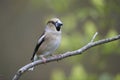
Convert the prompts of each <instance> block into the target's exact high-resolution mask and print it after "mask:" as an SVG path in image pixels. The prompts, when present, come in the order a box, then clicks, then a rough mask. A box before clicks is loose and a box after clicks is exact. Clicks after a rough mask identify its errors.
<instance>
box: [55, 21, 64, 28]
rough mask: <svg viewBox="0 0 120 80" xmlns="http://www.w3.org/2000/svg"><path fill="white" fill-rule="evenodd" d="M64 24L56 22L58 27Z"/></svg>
mask: <svg viewBox="0 0 120 80" xmlns="http://www.w3.org/2000/svg"><path fill="white" fill-rule="evenodd" d="M62 25H63V24H62V23H58V22H57V23H56V24H55V26H56V27H61V26H62Z"/></svg>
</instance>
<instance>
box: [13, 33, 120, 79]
mask: <svg viewBox="0 0 120 80" xmlns="http://www.w3.org/2000/svg"><path fill="white" fill-rule="evenodd" d="M97 34H98V33H95V35H94V36H93V38H92V40H91V42H90V43H88V44H87V45H85V46H83V47H82V48H80V49H78V50H75V51H71V52H66V53H63V54H61V55H60V56H58V57H55V56H53V57H49V58H47V59H46V63H48V62H53V61H58V60H61V59H64V58H67V57H69V56H74V55H80V54H82V53H83V52H84V51H86V50H88V49H90V48H92V47H94V46H97V45H101V44H104V43H108V42H112V41H115V40H118V39H120V35H118V36H115V37H112V38H107V39H102V40H98V41H95V42H94V39H95V37H96V35H97ZM40 64H44V61H43V60H37V61H35V62H32V63H29V64H27V65H25V66H23V67H22V68H20V69H19V70H18V71H17V73H16V74H15V76H14V77H13V79H12V80H18V79H19V78H20V77H21V75H23V73H25V72H26V71H28V69H29V68H31V67H33V66H37V65H40Z"/></svg>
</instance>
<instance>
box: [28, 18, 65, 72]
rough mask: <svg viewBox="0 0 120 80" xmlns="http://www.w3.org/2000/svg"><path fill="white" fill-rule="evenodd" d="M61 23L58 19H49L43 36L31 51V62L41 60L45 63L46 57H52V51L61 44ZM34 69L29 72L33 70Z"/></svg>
mask: <svg viewBox="0 0 120 80" xmlns="http://www.w3.org/2000/svg"><path fill="white" fill-rule="evenodd" d="M62 26H63V23H62V22H61V20H60V19H59V18H52V19H50V20H49V21H48V22H47V24H46V27H45V30H44V32H43V34H42V35H41V36H40V38H39V39H38V42H37V44H36V47H35V49H34V51H33V55H32V58H31V60H32V62H34V61H37V60H39V59H42V60H43V61H44V62H46V58H45V57H46V56H49V55H53V53H54V51H55V50H56V49H57V48H58V47H59V45H60V43H61V35H62V31H61V27H62ZM33 69H34V67H32V68H30V69H29V70H31V71H32V70H33Z"/></svg>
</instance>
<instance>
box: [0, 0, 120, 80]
mask: <svg viewBox="0 0 120 80" xmlns="http://www.w3.org/2000/svg"><path fill="white" fill-rule="evenodd" d="M52 17H58V18H60V19H61V21H62V22H63V24H64V26H63V27H62V32H63V33H62V43H61V46H60V47H59V49H58V50H57V51H56V52H55V53H64V52H66V51H72V50H76V49H78V48H81V47H82V46H84V45H85V44H87V43H88V42H89V41H90V40H91V38H92V36H93V35H94V33H95V32H99V34H98V35H97V37H96V39H95V40H99V39H103V38H108V37H113V36H115V35H118V34H120V0H0V54H1V55H0V80H10V79H12V77H13V76H14V74H15V73H16V71H17V70H18V69H19V68H20V67H22V66H24V65H25V64H27V63H29V62H31V61H30V58H31V56H32V52H33V49H34V47H35V45H36V42H37V39H38V37H39V36H40V35H41V33H42V32H43V30H44V27H45V24H46V22H47V20H49V19H50V18H52ZM20 80H120V41H119V40H118V41H115V42H111V43H108V44H104V45H100V46H97V47H94V48H92V49H89V50H88V51H86V52H84V53H83V54H82V55H77V56H73V57H69V58H66V59H64V60H61V61H59V62H52V63H47V64H43V65H40V66H37V67H36V68H35V70H34V71H33V72H27V73H25V74H24V75H23V76H22V77H21V78H20Z"/></svg>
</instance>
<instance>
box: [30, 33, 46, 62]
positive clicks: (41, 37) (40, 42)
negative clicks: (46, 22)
mask: <svg viewBox="0 0 120 80" xmlns="http://www.w3.org/2000/svg"><path fill="white" fill-rule="evenodd" d="M44 40H45V35H44V33H43V34H42V35H41V36H40V38H39V40H38V43H37V45H36V47H35V49H34V52H33V55H32V58H31V60H32V61H33V59H34V56H35V54H36V52H37V51H38V49H39V47H40V46H41V44H42V43H43V42H44Z"/></svg>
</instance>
